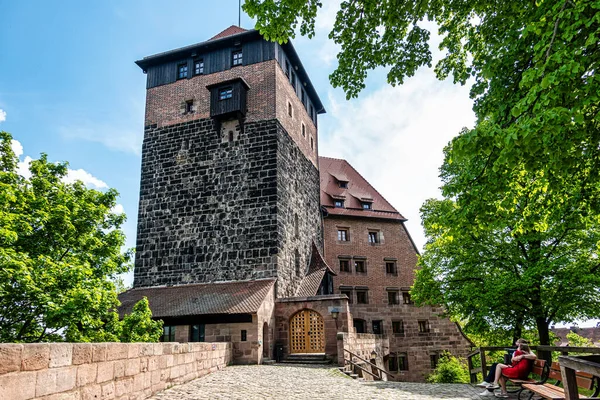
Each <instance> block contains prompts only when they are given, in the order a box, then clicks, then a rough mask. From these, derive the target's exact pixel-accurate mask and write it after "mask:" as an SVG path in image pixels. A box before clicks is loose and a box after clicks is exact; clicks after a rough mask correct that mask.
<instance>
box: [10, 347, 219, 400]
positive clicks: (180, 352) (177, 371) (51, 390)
mask: <svg viewBox="0 0 600 400" xmlns="http://www.w3.org/2000/svg"><path fill="white" fill-rule="evenodd" d="M230 361H231V344H230V343H185V344H178V343H93V344H92V343H75V344H73V343H44V344H0V399H2V400H4V399H6V400H8V399H10V400H30V399H34V400H59V399H61V400H88V399H103V400H111V399H127V400H133V399H135V400H141V399H146V398H148V397H150V396H152V395H153V394H154V393H156V392H159V391H161V390H164V389H165V388H167V387H170V386H173V385H174V384H180V383H184V382H188V381H190V380H192V379H196V378H198V377H201V376H204V375H206V374H208V373H210V372H214V371H217V370H220V369H223V368H224V367H225V366H226V365H227V364H229V363H230Z"/></svg>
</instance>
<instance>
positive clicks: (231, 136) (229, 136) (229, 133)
mask: <svg viewBox="0 0 600 400" xmlns="http://www.w3.org/2000/svg"><path fill="white" fill-rule="evenodd" d="M228 139H229V141H230V142H233V131H229V132H228Z"/></svg>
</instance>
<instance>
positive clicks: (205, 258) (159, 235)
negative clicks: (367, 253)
mask: <svg viewBox="0 0 600 400" xmlns="http://www.w3.org/2000/svg"><path fill="white" fill-rule="evenodd" d="M278 171H279V172H278ZM318 183H319V174H318V171H317V169H316V168H315V167H314V165H313V164H312V163H311V162H310V161H309V160H307V159H306V157H305V156H304V155H303V154H302V153H301V152H299V151H298V150H297V147H296V146H295V145H294V142H293V140H292V139H291V138H290V136H289V135H288V134H287V132H286V131H285V129H283V128H282V127H281V125H280V124H279V122H278V121H277V120H270V121H261V122H254V123H249V124H246V125H245V127H244V131H243V132H241V133H240V134H239V136H237V138H236V140H234V141H233V142H229V141H228V140H224V139H223V137H221V134H220V133H219V132H218V131H217V129H216V127H215V124H214V122H213V121H212V120H211V119H200V120H195V121H190V122H186V123H180V124H175V125H171V126H167V127H163V128H158V127H156V126H154V125H152V126H149V127H147V128H146V132H145V135H144V149H143V156H142V178H141V188H140V207H139V215H138V221H139V222H138V233H137V252H136V261H135V275H134V286H135V287H142V286H157V285H175V284H186V283H201V282H213V281H230V280H247V279H260V278H270V277H278V276H279V278H280V279H279V283H278V296H281V295H291V294H293V292H294V290H295V288H296V286H297V284H298V282H299V281H300V280H301V278H302V276H303V274H304V269H305V266H306V264H307V263H308V259H309V257H310V243H311V241H312V240H313V238H314V239H315V240H316V241H317V242H318V243H321V237H320V233H319V226H320V221H319V192H318V187H319V186H318ZM293 209H295V210H301V212H296V213H294V212H293V211H292V210H293ZM296 216H297V224H296ZM296 225H297V226H298V228H297V229H296ZM296 251H297V252H298V254H296ZM296 255H298V258H299V264H300V267H301V268H300V274H296V271H297V268H296Z"/></svg>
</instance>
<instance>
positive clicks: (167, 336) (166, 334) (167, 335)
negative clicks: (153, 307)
mask: <svg viewBox="0 0 600 400" xmlns="http://www.w3.org/2000/svg"><path fill="white" fill-rule="evenodd" d="M160 341H161V342H174V341H175V326H173V325H165V326H163V334H162V336H161V337H160Z"/></svg>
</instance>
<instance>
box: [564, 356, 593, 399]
mask: <svg viewBox="0 0 600 400" xmlns="http://www.w3.org/2000/svg"><path fill="white" fill-rule="evenodd" d="M598 350H600V349H598ZM586 353H590V352H587V351H586ZM599 353H600V352H599ZM558 362H559V364H560V374H561V375H562V381H563V385H564V387H565V399H566V400H575V399H579V393H578V391H579V389H578V388H577V376H576V372H577V371H578V372H587V373H588V374H591V375H593V376H596V377H600V356H599V355H591V356H578V357H569V356H560V357H558ZM596 393H597V392H596Z"/></svg>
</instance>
